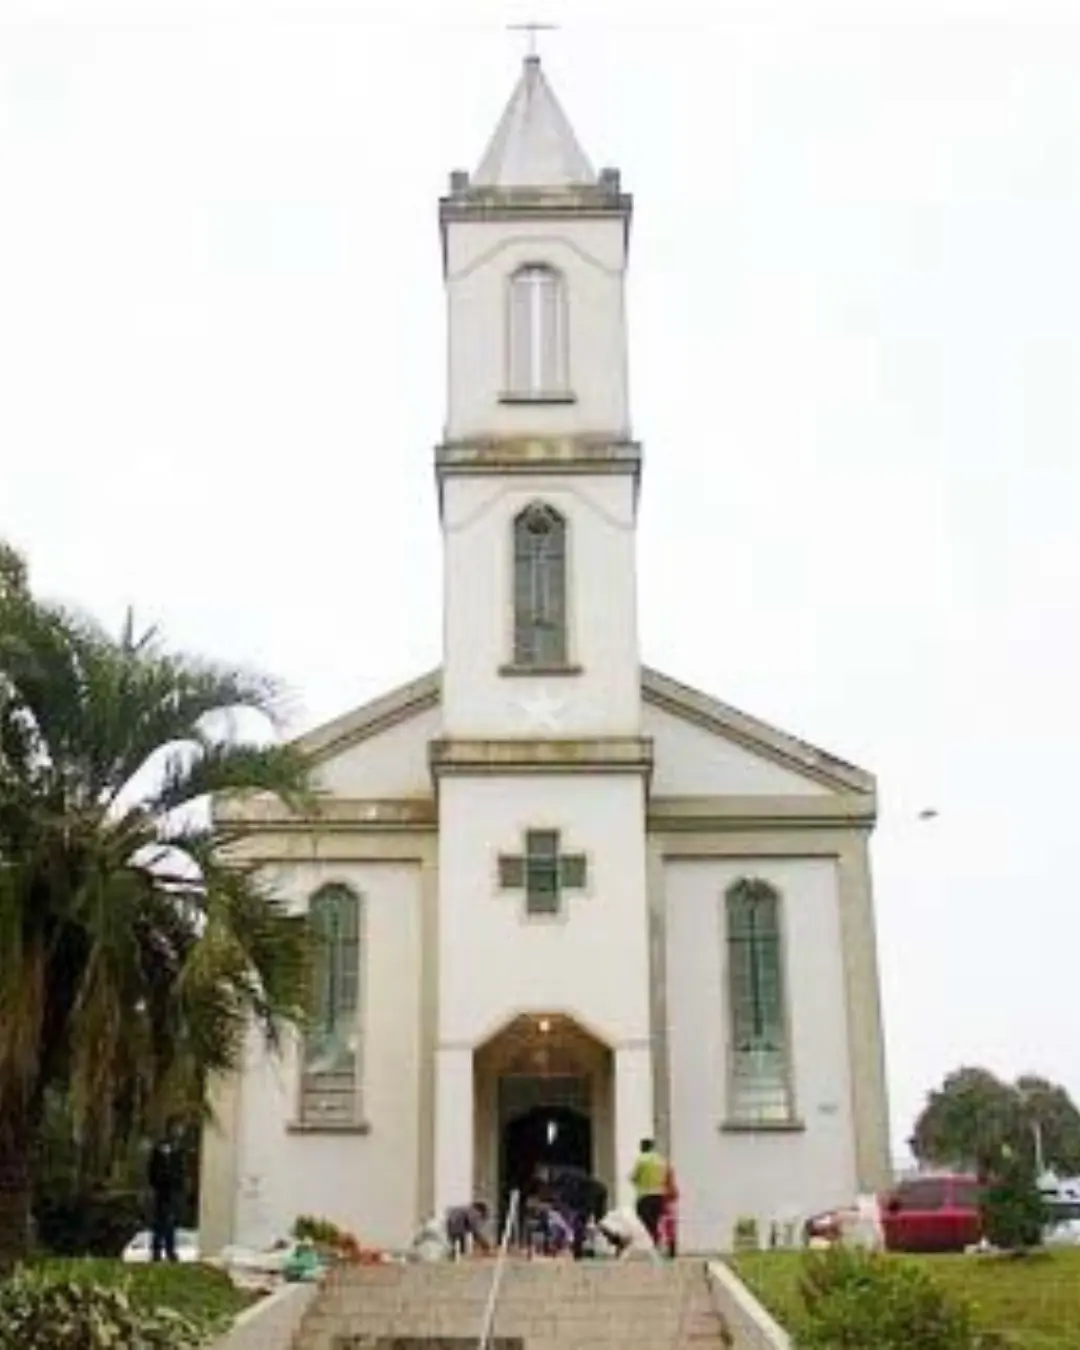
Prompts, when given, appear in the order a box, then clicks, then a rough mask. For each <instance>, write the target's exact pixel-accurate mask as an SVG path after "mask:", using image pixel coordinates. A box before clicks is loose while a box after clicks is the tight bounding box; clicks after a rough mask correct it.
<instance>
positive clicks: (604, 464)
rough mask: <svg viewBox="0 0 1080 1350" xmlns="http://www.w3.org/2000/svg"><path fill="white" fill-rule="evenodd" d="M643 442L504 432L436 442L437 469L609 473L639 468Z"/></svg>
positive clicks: (445, 471) (636, 471)
mask: <svg viewBox="0 0 1080 1350" xmlns="http://www.w3.org/2000/svg"><path fill="white" fill-rule="evenodd" d="M641 458H642V457H641V445H640V444H639V443H638V442H637V441H627V440H620V439H617V438H613V437H610V436H503V437H493V438H484V439H475V440H473V439H469V440H462V441H447V442H445V443H444V444H442V445H437V446H436V447H435V470H436V473H437V475H438V476H439V477H440V478H441V477H444V476H446V475H448V474H539V473H548V472H550V471H551V470H552V469H558V471H559V472H560V473H579V474H596V473H602V474H610V473H630V474H633V475H634V476H635V477H637V476H638V475H639V474H640V472H641Z"/></svg>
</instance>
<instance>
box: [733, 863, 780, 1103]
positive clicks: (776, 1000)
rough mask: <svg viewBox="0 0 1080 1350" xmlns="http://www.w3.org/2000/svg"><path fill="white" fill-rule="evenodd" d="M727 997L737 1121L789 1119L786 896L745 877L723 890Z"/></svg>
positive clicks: (766, 883)
mask: <svg viewBox="0 0 1080 1350" xmlns="http://www.w3.org/2000/svg"><path fill="white" fill-rule="evenodd" d="M725 906H726V924H727V975H728V1003H729V1017H730V1029H729V1049H730V1063H729V1075H728V1091H729V1109H728V1115H729V1116H730V1118H731V1119H732V1120H733V1121H736V1122H745V1123H748V1124H753V1123H755V1122H764V1123H769V1122H778V1121H786V1120H789V1119H790V1118H791V1113H792V1092H791V1064H790V1047H789V1045H788V1034H787V1018H786V1013H785V1002H784V999H785V995H784V958H783V947H782V935H781V928H780V897H779V895H778V894H777V892H776V891H775V890H774V889H773V888H772V887H771V886H770V885H769V884H768V882H765V881H761V880H748V879H745V878H744V879H742V880H740V881H737V882H735V884H734V885H733V886H732V887H731V888H730V889H729V890H728V892H727V895H726V897H725Z"/></svg>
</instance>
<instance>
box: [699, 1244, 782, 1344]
mask: <svg viewBox="0 0 1080 1350" xmlns="http://www.w3.org/2000/svg"><path fill="white" fill-rule="evenodd" d="M706 1274H707V1279H708V1282H709V1293H710V1295H711V1296H712V1301H713V1307H714V1308H715V1309H716V1311H717V1314H718V1315H719V1317H720V1320H721V1322H722V1323H723V1326H724V1330H725V1332H726V1333H727V1336H728V1338H729V1339H728V1341H727V1342H726V1343H727V1344H729V1345H730V1346H731V1347H732V1350H795V1346H794V1343H793V1341H792V1339H791V1337H790V1336H789V1335H788V1334H787V1332H786V1331H785V1330H784V1329H783V1327H782V1326H781V1325H780V1324H779V1322H777V1321H776V1320H775V1319H774V1318H773V1317H772V1316H771V1314H770V1313H769V1312H767V1311H766V1309H765V1308H763V1307H762V1306H761V1304H760V1303H759V1302H758V1301H757V1299H756V1298H755V1297H754V1295H753V1294H752V1293H751V1292H750V1290H749V1289H747V1287H746V1285H745V1284H743V1282H742V1280H740V1279H739V1277H738V1275H736V1274H735V1272H734V1271H733V1270H732V1269H731V1267H730V1266H726V1265H724V1263H723V1262H722V1261H710V1262H709V1264H708V1266H707V1267H706Z"/></svg>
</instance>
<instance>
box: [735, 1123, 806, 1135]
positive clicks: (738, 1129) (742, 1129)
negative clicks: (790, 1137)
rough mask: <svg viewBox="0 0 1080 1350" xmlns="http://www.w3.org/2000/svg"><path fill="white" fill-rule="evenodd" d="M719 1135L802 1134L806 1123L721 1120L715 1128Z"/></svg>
mask: <svg viewBox="0 0 1080 1350" xmlns="http://www.w3.org/2000/svg"><path fill="white" fill-rule="evenodd" d="M717 1129H718V1130H719V1131H720V1133H721V1134H802V1133H803V1132H804V1131H805V1129H806V1123H805V1122H804V1121H801V1120H796V1119H792V1120H722V1121H721V1122H720V1124H719V1125H718V1126H717Z"/></svg>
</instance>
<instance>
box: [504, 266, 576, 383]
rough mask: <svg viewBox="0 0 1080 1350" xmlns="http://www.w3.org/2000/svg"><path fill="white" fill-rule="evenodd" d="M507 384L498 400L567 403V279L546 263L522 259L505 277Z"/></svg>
mask: <svg viewBox="0 0 1080 1350" xmlns="http://www.w3.org/2000/svg"><path fill="white" fill-rule="evenodd" d="M506 326H507V362H506V366H507V382H506V390H505V392H504V393H503V394H501V395H500V398H501V399H502V400H503V402H526V403H572V402H573V401H574V396H573V394H572V393H571V392H570V383H569V356H568V342H567V337H568V331H567V330H568V326H569V325H568V311H567V299H566V280H565V278H564V277H563V274H562V273H561V272H559V271H557V270H556V269H555V268H554V267H551V266H549V265H548V264H547V263H527V264H526V265H525V266H524V267H519V268H518V270H517V271H516V272H514V274H513V275H512V276H511V278H510V285H509V291H508V313H507V325H506Z"/></svg>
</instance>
